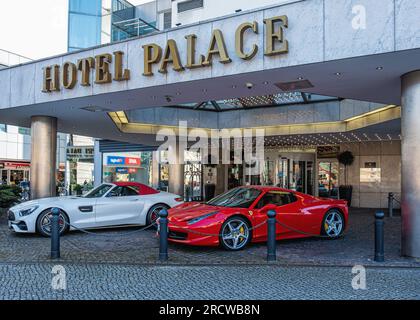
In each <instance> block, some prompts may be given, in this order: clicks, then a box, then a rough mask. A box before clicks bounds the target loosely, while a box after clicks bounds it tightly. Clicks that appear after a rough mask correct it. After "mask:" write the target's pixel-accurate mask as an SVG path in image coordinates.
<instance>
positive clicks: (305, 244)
mask: <svg viewBox="0 0 420 320" xmlns="http://www.w3.org/2000/svg"><path fill="white" fill-rule="evenodd" d="M373 213H374V210H361V209H357V210H356V209H352V210H351V212H350V226H349V229H348V231H347V233H346V234H345V236H344V237H343V238H341V239H338V240H334V241H331V240H323V239H315V238H306V239H299V240H286V241H278V242H277V264H278V265H289V264H300V265H337V266H352V265H355V264H362V265H375V266H378V265H380V266H400V267H402V266H404V267H420V261H419V260H414V259H409V258H402V257H400V238H401V237H400V228H401V225H400V217H398V216H397V217H394V218H386V219H385V237H386V241H385V258H386V261H385V263H381V264H378V263H375V262H373V261H372V257H373V251H374V238H373V237H374V233H373V221H374V219H373ZM135 230H136V229H133V228H131V229H115V230H102V231H95V232H96V233H97V234H98V235H99V236H93V235H87V234H84V233H81V232H71V233H69V234H67V235H65V236H64V237H62V238H61V256H62V259H60V262H69V263H82V264H84V263H87V264H88V263H115V264H139V265H144V264H146V265H154V264H157V256H158V239H157V238H156V236H155V232H154V231H152V230H147V231H140V232H135V233H133V231H135ZM127 233H129V234H127ZM169 247H170V249H169V261H168V264H170V265H192V264H194V265H195V264H197V265H209V264H216V265H217V264H223V265H226V264H266V262H265V256H266V245H265V244H253V245H251V246H249V247H248V248H246V249H245V250H242V251H239V252H228V251H225V250H222V249H220V248H202V247H188V246H183V245H176V244H170V246H169ZM49 250H50V240H49V239H47V238H43V237H40V236H38V235H29V234H15V233H12V232H10V231H9V230H8V229H7V224H6V220H5V217H4V215H3V217H1V218H0V262H26V263H31V262H48V261H50V260H49Z"/></svg>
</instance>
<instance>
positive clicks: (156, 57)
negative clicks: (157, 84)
mask: <svg viewBox="0 0 420 320" xmlns="http://www.w3.org/2000/svg"><path fill="white" fill-rule="evenodd" d="M142 48H143V50H144V71H143V75H144V76H153V71H152V64H154V63H158V62H159V61H160V58H161V57H162V48H161V47H159V46H158V45H157V44H156V43H152V44H147V45H144V46H143V47H142Z"/></svg>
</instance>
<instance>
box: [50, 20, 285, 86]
mask: <svg viewBox="0 0 420 320" xmlns="http://www.w3.org/2000/svg"><path fill="white" fill-rule="evenodd" d="M264 25H265V27H264V37H265V48H264V55H266V56H274V55H281V54H284V53H287V52H289V43H288V41H287V40H286V39H285V37H284V28H288V18H287V16H285V15H283V16H277V17H273V18H268V19H264ZM250 33H254V34H256V35H258V34H259V25H258V22H257V21H247V22H244V23H242V24H240V25H239V26H238V27H237V28H236V30H235V39H231V40H235V52H234V54H236V56H237V57H238V58H240V59H243V60H252V59H253V58H254V57H255V56H256V55H257V53H258V50H259V49H260V48H259V47H258V45H257V44H256V43H254V44H252V48H250V49H248V48H245V45H244V44H245V39H246V37H247V35H248V36H249V35H250ZM179 45H180V44H179V43H177V42H176V41H175V40H174V39H169V40H167V41H166V43H165V45H164V46H160V45H158V44H156V43H149V44H145V45H143V46H142V48H143V72H142V74H143V76H146V77H150V76H153V75H154V73H153V66H154V65H156V67H157V66H158V67H159V68H158V72H159V73H163V74H165V73H167V72H168V67H171V68H172V69H173V70H174V71H175V72H180V71H183V70H185V69H196V68H201V67H206V66H211V65H212V64H213V63H214V59H216V58H215V56H218V59H217V61H218V62H219V63H222V64H227V63H231V62H232V59H231V58H230V56H229V52H228V50H227V47H226V43H225V38H224V36H223V32H222V30H220V29H214V30H213V32H212V34H211V36H210V41H209V42H208V49H207V52H206V53H205V54H200V53H198V52H197V50H196V49H197V48H196V45H197V35H195V34H189V35H186V36H185V42H184V44H183V45H185V46H186V47H185V50H181V52H185V53H186V56H184V57H182V56H180V51H179V50H178V48H179V47H178V46H179ZM231 54H233V53H231ZM130 58H131V59H136V58H137V57H130ZM182 58H185V60H184V62H183V60H182ZM138 59H141V57H138ZM123 60H124V52H123V51H115V52H113V54H110V53H102V54H98V55H96V56H94V57H86V58H82V59H79V60H77V61H76V62H71V61H66V62H64V63H63V65H62V66H60V65H51V66H46V67H44V69H43V83H42V91H43V92H54V91H60V89H61V87H63V88H64V89H66V90H70V89H73V88H74V87H75V86H76V84H77V83H79V84H80V85H81V86H85V87H86V86H90V85H91V76H92V75H93V77H94V79H95V80H94V82H95V84H107V83H108V84H110V83H112V81H128V80H130V78H131V75H132V72H131V70H129V69H128V68H124V63H123ZM170 65H171V66H170ZM112 68H113V69H112ZM134 72H135V75H139V74H140V73H141V71H140V70H135V71H134Z"/></svg>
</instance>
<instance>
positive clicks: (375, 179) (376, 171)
mask: <svg viewBox="0 0 420 320" xmlns="http://www.w3.org/2000/svg"><path fill="white" fill-rule="evenodd" d="M360 182H365V183H380V182H381V168H360Z"/></svg>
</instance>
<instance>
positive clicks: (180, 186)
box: [168, 145, 184, 196]
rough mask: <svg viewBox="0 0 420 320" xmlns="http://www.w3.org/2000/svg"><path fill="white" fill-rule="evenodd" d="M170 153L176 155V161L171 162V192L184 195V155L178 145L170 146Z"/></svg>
mask: <svg viewBox="0 0 420 320" xmlns="http://www.w3.org/2000/svg"><path fill="white" fill-rule="evenodd" d="M168 154H173V155H175V156H176V163H170V164H169V192H172V193H175V194H177V195H180V196H184V157H183V156H180V154H179V148H177V146H176V145H175V146H170V147H169V148H168ZM169 157H171V156H169Z"/></svg>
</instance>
